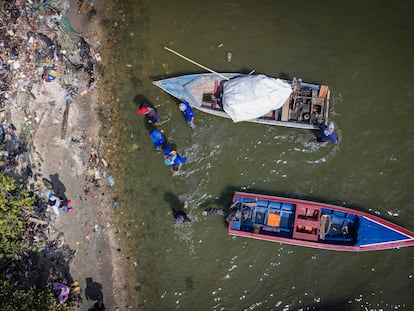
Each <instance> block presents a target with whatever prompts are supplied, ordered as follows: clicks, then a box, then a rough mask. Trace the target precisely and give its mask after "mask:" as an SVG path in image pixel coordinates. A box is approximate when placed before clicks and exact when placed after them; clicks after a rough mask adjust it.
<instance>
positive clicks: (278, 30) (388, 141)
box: [113, 0, 414, 310]
mask: <svg viewBox="0 0 414 311" xmlns="http://www.w3.org/2000/svg"><path fill="white" fill-rule="evenodd" d="M122 3H123V4H122V5H121V4H119V6H118V7H117V10H116V11H115V14H117V16H118V17H119V18H118V23H119V25H120V26H119V31H118V34H119V36H118V40H119V41H118V44H117V48H118V50H116V52H117V53H116V54H115V55H114V57H115V61H116V63H117V64H118V70H117V72H115V73H113V74H115V75H116V76H117V87H116V93H115V94H114V96H115V97H116V98H118V101H117V103H116V107H117V108H118V109H119V110H120V111H121V117H122V120H121V121H122V122H123V123H124V128H123V129H122V131H121V133H120V144H121V152H120V154H121V155H122V156H121V158H122V160H121V163H119V166H120V172H121V174H122V177H119V180H118V181H117V185H118V186H120V187H123V188H124V191H125V195H126V196H125V197H124V198H123V199H121V200H120V202H119V203H118V205H117V211H118V213H119V215H120V219H121V222H122V225H121V231H122V232H123V234H127V235H128V236H129V238H128V241H129V242H128V243H129V246H130V248H131V250H130V251H129V252H128V255H129V258H130V261H131V263H132V264H131V266H133V267H134V274H135V275H136V276H137V280H138V281H137V282H138V283H137V284H136V294H133V296H135V298H137V300H136V301H137V302H136V305H135V306H134V308H138V297H139V299H140V300H141V304H140V305H139V307H140V308H141V309H142V310H171V309H177V310H196V309H197V310H298V309H300V308H303V309H304V310H361V309H362V310H391V309H392V310H410V309H411V308H412V307H413V306H414V298H413V297H414V295H413V294H414V290H413V289H414V286H413V274H414V270H413V266H414V265H413V260H414V249H413V248H405V249H400V250H389V251H380V252H372V253H360V254H354V253H341V252H332V251H323V250H314V249H307V248H301V247H295V246H288V245H280V244H276V243H271V242H264V241H256V240H251V239H245V238H240V237H238V238H235V237H230V236H228V235H227V231H226V226H225V222H224V220H223V219H222V217H220V216H217V215H213V216H210V217H206V216H203V215H202V211H203V209H204V208H206V207H217V208H224V207H226V206H227V204H228V203H229V202H230V198H231V195H232V192H233V191H235V190H246V191H251V192H255V191H258V192H262V193H268V194H277V195H286V196H292V197H299V198H305V199H311V200H321V201H324V202H329V203H336V204H343V205H346V206H349V207H353V208H356V209H358V210H363V211H370V212H373V213H376V214H378V215H379V216H381V217H384V218H386V219H388V220H391V221H393V222H395V223H397V224H399V225H401V226H403V227H406V228H407V229H410V230H414V226H413V223H414V213H413V212H412V206H413V203H414V196H413V195H412V189H413V188H414V187H413V184H414V182H413V181H412V178H411V176H412V174H413V172H414V169H413V165H412V164H413V160H412V159H413V157H414V150H413V143H414V138H413V137H414V128H413V126H412V116H413V113H412V111H411V106H412V103H413V102H414V91H413V88H412V85H413V82H414V81H413V80H414V79H413V75H412V73H413V72H414V57H413V55H414V53H413V52H414V41H413V40H412V39H411V38H412V29H414V27H413V26H414V20H413V19H412V16H411V15H412V14H411V13H412V12H414V4H412V3H411V2H405V1H365V2H363V3H362V2H356V1H347V2H343V3H336V2H329V1H312V2H307V3H304V2H301V3H299V2H298V1H294V2H287V1H265V0H261V1H256V2H252V1H247V0H246V1H245V0H243V1H227V0H224V1H216V0H212V1H208V2H204V1H203V2H202V1H200V2H194V1H184V0H180V1H174V4H173V3H171V1H164V0H159V1H139V2H136V1H132V0H130V1H123V2H122ZM164 46H168V47H170V48H173V49H175V50H177V51H178V52H180V53H182V54H184V55H185V56H187V57H189V58H191V59H193V60H195V61H197V62H199V63H202V64H203V65H204V66H207V67H209V68H212V69H214V70H216V71H223V72H244V73H248V72H250V71H251V70H256V72H260V73H266V74H269V75H275V76H280V75H283V76H287V77H290V78H292V77H294V76H296V77H301V78H303V80H304V81H309V82H319V83H324V84H327V85H329V86H330V88H331V109H330V117H331V120H333V121H335V123H336V127H337V130H336V131H337V134H338V135H339V137H340V143H339V144H338V145H336V146H333V145H327V146H321V145H318V144H317V143H315V133H313V132H312V131H308V130H298V129H289V128H280V127H270V126H263V125H256V124H251V123H238V124H233V123H232V122H231V121H230V120H224V119H220V118H218V117H214V116H210V115H207V114H204V113H201V112H196V124H197V128H196V129H195V130H191V129H190V128H188V126H187V125H186V124H185V121H184V118H183V116H182V115H181V113H180V111H179V110H178V108H177V105H178V102H177V101H176V100H175V99H174V98H172V97H170V96H169V95H167V94H165V93H163V92H162V91H161V90H160V89H158V88H156V87H155V86H153V85H152V81H153V80H155V79H159V78H163V77H169V76H175V75H180V74H187V73H197V72H203V70H202V69H200V68H198V67H196V66H195V65H193V64H191V63H189V62H186V61H184V60H182V59H181V58H179V57H177V56H175V55H173V54H171V53H169V52H167V51H166V50H164V49H163V47H164ZM228 52H231V53H232V60H231V62H228V61H227V53H228ZM136 96H145V97H147V98H148V99H149V100H150V101H152V102H153V103H154V104H155V105H156V107H157V108H158V110H159V111H160V113H161V115H162V117H161V118H162V122H161V123H162V124H161V125H160V126H159V128H161V129H163V130H164V131H165V133H166V135H167V137H168V139H169V140H170V141H172V142H173V143H174V144H175V145H176V146H177V150H178V152H179V153H180V154H181V155H182V156H186V157H187V158H188V163H187V164H185V165H184V166H183V168H182V170H181V173H180V175H179V176H175V177H173V176H172V174H171V171H170V170H169V168H167V167H166V166H164V164H163V161H162V155H161V154H157V153H156V152H155V150H154V148H153V146H152V145H151V141H150V138H149V135H148V131H149V130H150V129H151V127H149V126H148V125H146V124H145V122H144V120H143V118H142V116H140V115H137V114H136V105H135V104H134V102H133V99H134V98H135V97H136ZM114 105H115V103H114ZM184 201H186V202H188V204H189V208H188V215H189V217H190V218H191V219H192V223H191V224H190V225H188V224H185V225H182V226H181V227H179V228H174V227H173V217H172V214H171V208H174V207H179V206H180V205H181V204H183V202H184ZM131 279H133V278H132V275H131Z"/></svg>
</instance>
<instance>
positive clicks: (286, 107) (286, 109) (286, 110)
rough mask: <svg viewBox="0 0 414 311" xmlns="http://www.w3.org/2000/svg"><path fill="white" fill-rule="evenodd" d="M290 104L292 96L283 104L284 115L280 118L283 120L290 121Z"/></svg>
mask: <svg viewBox="0 0 414 311" xmlns="http://www.w3.org/2000/svg"><path fill="white" fill-rule="evenodd" d="M289 105H290V97H289V99H288V100H287V101H286V102H285V103H284V104H283V106H282V116H281V118H280V120H281V121H289V110H290V108H289Z"/></svg>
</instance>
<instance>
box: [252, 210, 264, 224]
mask: <svg viewBox="0 0 414 311" xmlns="http://www.w3.org/2000/svg"><path fill="white" fill-rule="evenodd" d="M265 218H266V213H263V212H259V211H256V215H255V218H254V223H256V224H261V225H264V224H265Z"/></svg>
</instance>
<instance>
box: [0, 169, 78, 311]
mask: <svg viewBox="0 0 414 311" xmlns="http://www.w3.org/2000/svg"><path fill="white" fill-rule="evenodd" d="M34 202H35V197H34V196H33V195H31V194H30V193H29V192H28V191H27V190H26V189H25V187H24V186H21V187H18V186H16V184H15V181H14V180H13V178H11V177H8V176H5V175H4V174H1V173H0V271H1V272H0V305H1V310H2V311H9V310H10V311H12V310H13V311H14V310H20V311H26V310H27V311H29V310H30V311H37V310H39V311H40V310H42V311H43V310H57V311H59V310H71V309H72V308H71V307H69V306H68V305H67V304H63V305H61V304H59V303H57V300H56V297H55V294H54V293H53V290H52V289H51V288H48V287H43V288H39V289H38V288H36V286H35V284H32V283H30V280H29V279H30V278H28V277H27V276H26V273H27V275H28V274H29V272H30V271H25V269H24V268H23V269H22V267H32V266H33V264H34V263H33V262H32V261H33V260H35V258H36V257H37V256H33V255H35V254H36V253H37V252H40V250H41V249H42V248H43V247H44V244H45V241H41V242H37V243H33V241H34V239H33V234H32V233H31V231H30V230H29V229H30V228H29V226H28V219H29V216H30V215H33V204H34ZM26 269H29V268H26Z"/></svg>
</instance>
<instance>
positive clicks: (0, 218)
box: [0, 174, 35, 260]
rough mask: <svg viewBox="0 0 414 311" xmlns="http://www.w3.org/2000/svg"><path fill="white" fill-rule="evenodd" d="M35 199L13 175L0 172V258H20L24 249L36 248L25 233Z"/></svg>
mask: <svg viewBox="0 0 414 311" xmlns="http://www.w3.org/2000/svg"><path fill="white" fill-rule="evenodd" d="M34 200H35V199H34V197H33V196H30V195H29V193H28V192H27V191H26V190H25V189H22V188H20V189H19V188H17V187H16V185H15V183H14V180H13V179H12V178H11V177H8V176H5V175H3V174H0V260H2V259H19V258H20V255H21V254H22V252H23V251H28V250H35V249H31V247H30V245H29V243H28V241H27V239H26V238H25V235H24V233H25V231H26V229H27V221H26V217H27V216H28V215H30V214H31V213H32V206H33V203H34Z"/></svg>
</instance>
